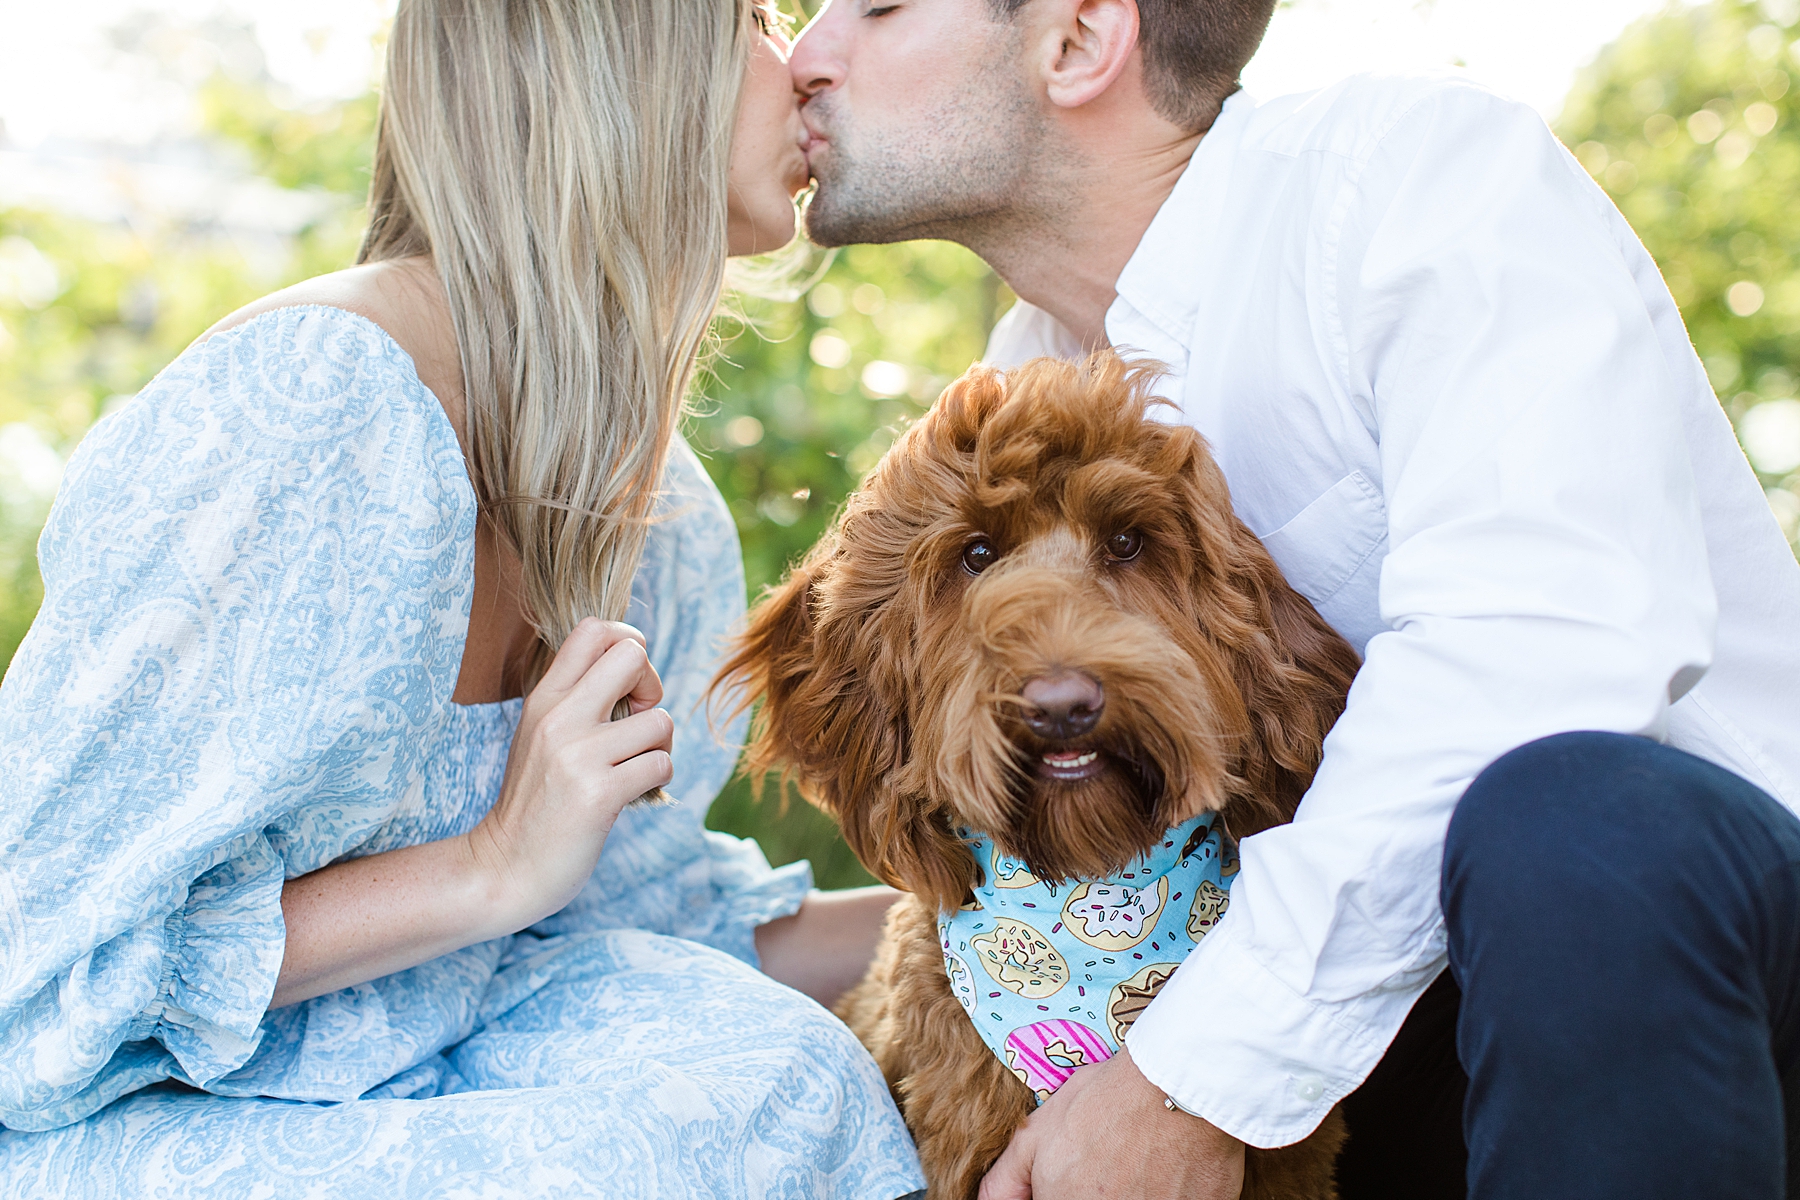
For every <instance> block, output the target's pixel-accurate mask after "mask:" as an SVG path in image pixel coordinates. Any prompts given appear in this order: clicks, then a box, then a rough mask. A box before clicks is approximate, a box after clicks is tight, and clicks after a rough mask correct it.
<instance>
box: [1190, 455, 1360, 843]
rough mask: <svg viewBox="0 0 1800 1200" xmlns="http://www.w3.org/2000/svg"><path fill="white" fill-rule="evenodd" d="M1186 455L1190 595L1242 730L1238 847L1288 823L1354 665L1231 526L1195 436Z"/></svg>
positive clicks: (1254, 540) (1221, 486) (1249, 536)
mask: <svg viewBox="0 0 1800 1200" xmlns="http://www.w3.org/2000/svg"><path fill="white" fill-rule="evenodd" d="M1190 453H1191V458H1190V459H1189V460H1188V462H1187V464H1186V470H1185V471H1184V472H1183V474H1184V476H1185V477H1186V479H1185V482H1186V488H1187V490H1188V497H1187V500H1188V504H1189V505H1190V507H1191V510H1192V514H1193V516H1192V519H1193V521H1194V523H1195V527H1196V530H1197V532H1198V536H1199V541H1200V546H1199V550H1200V560H1199V562H1198V563H1197V570H1198V572H1199V578H1198V579H1197V580H1196V589H1197V591H1199V592H1200V593H1202V594H1205V595H1209V596H1212V597H1213V598H1214V604H1213V605H1212V606H1211V612H1210V614H1209V615H1210V616H1211V618H1212V621H1211V624H1212V629H1211V630H1210V633H1211V635H1212V636H1213V638H1214V640H1215V642H1216V643H1217V644H1220V645H1221V646H1222V648H1224V649H1225V650H1226V651H1227V653H1228V655H1229V656H1230V658H1231V671H1232V676H1233V678H1234V679H1235V681H1236V683H1237V689H1238V692H1239V696H1240V698H1241V700H1242V702H1243V706H1244V709H1243V712H1244V717H1245V721H1246V726H1247V730H1246V732H1247V738H1248V742H1247V744H1246V745H1245V746H1244V747H1243V750H1242V752H1241V754H1240V755H1239V758H1238V761H1237V763H1236V764H1235V766H1234V767H1233V770H1234V773H1236V774H1237V775H1238V776H1239V777H1240V778H1242V779H1243V780H1244V783H1245V785H1246V787H1245V791H1244V793H1243V794H1242V795H1241V796H1240V797H1239V801H1240V802H1238V803H1234V805H1233V813H1232V817H1233V820H1232V832H1233V833H1235V834H1237V835H1238V836H1240V837H1243V836H1248V835H1249V834H1251V833H1255V832H1257V831H1258V830H1259V829H1264V828H1267V827H1268V826H1270V825H1273V824H1276V823H1279V822H1281V821H1286V820H1289V819H1290V818H1292V816H1293V815H1294V809H1295V808H1296V807H1297V806H1298V805H1299V803H1300V797H1301V796H1302V795H1304V794H1305V792H1306V789H1307V788H1308V787H1309V786H1311V784H1312V777H1313V772H1314V771H1315V770H1317V769H1318V765H1319V757H1320V754H1321V751H1322V748H1323V743H1324V741H1325V735H1326V734H1328V733H1330V732H1331V727H1332V725H1334V724H1335V723H1336V722H1337V719H1338V717H1339V716H1340V715H1341V714H1342V713H1343V711H1344V699H1345V697H1346V695H1348V693H1349V691H1350V683H1351V681H1352V680H1353V679H1355V678H1356V671H1357V668H1358V667H1359V666H1360V665H1361V662H1360V660H1359V658H1358V657H1357V654H1356V651H1355V650H1354V649H1352V648H1351V646H1350V644H1349V643H1348V642H1346V641H1345V640H1344V639H1343V638H1342V637H1340V636H1339V635H1338V632H1337V631H1336V630H1335V629H1333V628H1332V627H1331V626H1330V625H1329V624H1327V623H1326V621H1325V618H1323V617H1321V616H1320V615H1319V614H1318V612H1317V611H1316V610H1315V609H1314V608H1313V606H1312V605H1311V604H1310V603H1308V602H1307V600H1306V598H1305V597H1304V596H1302V595H1300V594H1299V593H1298V592H1296V591H1295V590H1294V589H1293V588H1292V587H1290V586H1288V582H1287V579H1286V578H1285V577H1284V576H1283V575H1282V573H1281V568H1280V567H1279V566H1277V565H1276V563H1275V560H1274V558H1273V557H1272V556H1271V555H1270V554H1269V551H1268V549H1267V548H1266V547H1264V546H1263V544H1262V540H1261V539H1260V538H1258V537H1257V536H1256V535H1255V534H1254V533H1251V532H1250V529H1249V527H1248V526H1246V525H1245V524H1244V523H1243V522H1242V521H1240V520H1238V518H1237V516H1236V514H1235V513H1234V512H1233V510H1232V507H1231V497H1230V492H1229V490H1228V489H1227V487H1226V484H1225V477H1224V475H1223V473H1222V472H1220V470H1219V468H1218V464H1217V463H1215V462H1214V461H1213V459H1212V455H1211V454H1210V453H1209V452H1208V451H1207V449H1206V447H1205V443H1204V441H1203V440H1201V439H1200V438H1199V437H1198V436H1197V435H1196V436H1195V437H1194V442H1193V445H1192V448H1191V451H1190Z"/></svg>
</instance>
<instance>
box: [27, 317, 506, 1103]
mask: <svg viewBox="0 0 1800 1200" xmlns="http://www.w3.org/2000/svg"><path fill="white" fill-rule="evenodd" d="M474 523H475V502H474V496H473V493H472V491H471V490H470V488H469V485H468V480H467V476H466V473H465V471H464V467H463V462H462V457H461V453H460V450H459V449H458V447H457V444H456V439H455V435H454V433H453V431H452V430H451V428H450V426H449V423H448V421H447V420H446V419H445V417H444V415H443V411H442V409H441V408H440V407H439V405H438V404H437V402H436V400H435V399H434V398H432V396H431V395H430V393H429V392H427V391H426V390H425V389H424V388H423V386H422V385H420V384H419V382H418V377H417V375H416V373H415V372H414V371H413V369H412V365H411V363H410V361H409V360H408V359H407V358H406V356H405V354H404V353H403V352H402V351H401V350H400V349H399V347H397V346H395V345H394V344H393V342H392V341H391V340H389V339H387V338H386V336H385V335H383V334H382V333H381V332H380V331H379V330H378V329H377V328H376V327H375V326H373V325H372V324H370V323H369V322H367V321H364V320H362V319H361V318H358V317H353V316H351V315H350V314H348V313H344V312H341V311H338V310H334V309H318V308H291V309H282V310H278V311H276V312H272V313H268V314H265V315H263V316H261V317H258V318H256V319H255V320H253V321H250V322H248V323H246V324H244V325H242V326H239V327H238V328H236V329H234V330H231V331H228V332H226V333H223V334H220V335H217V336H215V337H213V338H211V339H209V340H207V341H206V342H204V343H202V344H200V345H198V346H195V347H193V348H191V349H190V350H189V351H188V352H186V353H185V354H183V355H182V356H181V357H180V358H179V359H177V360H176V361H175V362H174V363H173V364H171V366H170V367H169V368H168V369H167V370H165V371H164V372H163V373H162V374H161V375H159V376H158V377H157V378H156V380H155V381H153V382H152V383H151V385H150V386H149V387H147V388H146V389H145V390H144V392H143V393H142V394H140V395H139V396H138V398H137V399H135V400H133V401H132V402H131V403H130V404H128V405H127V406H126V407H125V408H124V409H123V410H121V411H120V412H119V413H117V414H115V415H114V416H112V417H110V418H108V419H107V420H105V421H103V422H102V423H101V424H100V425H98V426H96V427H95V429H94V430H93V431H92V432H91V433H90V434H89V435H88V437H87V438H86V439H85V440H84V441H83V443H82V445H81V447H80V449H79V450H78V452H77V453H76V455H75V458H74V460H73V462H72V463H71V464H70V468H69V471H68V474H67V476H66V478H65V480H64V483H63V486H62V490H61V492H60V494H59V496H58V498H57V502H56V505H55V508H54V510H53V511H52V514H51V517H50V521H49V524H48V525H47V527H46V529H45V531H44V535H43V538H42V541H41V543H40V546H39V564H40V569H41V572H42V574H43V577H44V585H45V596H44V604H43V607H42V609H41V611H40V613H39V615H38V618H37V620H36V622H35V623H34V625H33V626H32V629H31V632H30V634H29V635H28V636H27V637H26V639H25V642H24V644H23V645H22V646H21V647H20V649H19V652H18V654H17V655H16V656H15V658H14V660H13V662H12V665H11V668H10V670H9V672H8V674H7V676H6V679H5V682H4V684H3V685H0V862H3V863H4V869H3V870H0V1122H3V1123H4V1124H6V1125H7V1126H9V1127H12V1128H15V1129H48V1128H54V1127H57V1126H60V1125H65V1124H68V1123H71V1122H73V1121H76V1120H79V1119H81V1118H82V1117H84V1116H86V1115H88V1114H89V1113H91V1112H93V1111H94V1110H96V1109H98V1108H100V1107H101V1106H102V1105H104V1104H106V1103H108V1102H110V1101H111V1100H113V1099H115V1098H117V1097H118V1096H120V1095H123V1094H124V1093H126V1092H129V1091H132V1090H134V1089H136V1088H138V1087H142V1086H144V1085H145V1084H147V1083H150V1082H153V1081H155V1080H157V1079H161V1078H168V1077H173V1078H176V1079H179V1080H183V1081H185V1082H190V1083H193V1084H196V1085H199V1086H204V1085H206V1084H207V1083H208V1082H209V1081H212V1080H215V1079H217V1078H219V1077H220V1076H223V1075H225V1074H228V1073H229V1072H231V1071H233V1070H235V1069H237V1068H238V1067H240V1066H242V1065H243V1064H244V1063H245V1062H247V1061H248V1060H249V1059H250V1057H251V1055H252V1054H253V1053H254V1052H255V1050H256V1048H257V1044H258V1042H259V1039H260V1038H261V1025H260V1023H261V1021H262V1018H263V1016H264V1013H265V1011H266V1009H267V1007H268V1003H269V999H270V997H271V995H272V994H273V991H274V986H275V980H276V976H277V975H278V974H279V972H280V968H281V960H282V953H283V945H284V929H283V925H282V918H281V889H282V885H283V883H284V882H285V880H286V879H288V878H292V877H294V876H297V875H302V874H305V873H306V872H309V871H313V870H316V869H318V868H319V867H321V866H324V865H326V864H327V863H329V862H331V861H332V860H333V859H335V858H337V857H338V856H339V855H341V854H343V853H344V852H345V851H347V850H349V849H351V848H353V847H355V846H356V845H357V844H358V843H359V842H361V841H363V840H365V839H366V838H367V837H368V836H369V834H370V833H371V831H373V830H375V829H378V828H379V827H380V826H381V824H382V823H383V822H384V821H385V820H387V818H388V816H389V815H390V814H391V813H392V812H393V811H394V809H395V808H396V806H398V805H399V804H400V803H401V802H402V801H403V800H404V799H405V798H406V797H407V796H408V794H409V792H410V791H411V790H414V789H417V788H418V787H420V786H422V783H421V780H422V772H421V770H420V764H419V763H418V762H417V761H416V759H417V757H418V747H420V746H423V745H429V744H430V741H431V739H430V737H429V736H428V735H429V733H430V731H431V729H432V728H433V726H434V723H435V722H437V721H438V720H440V719H441V718H442V716H443V714H444V712H445V711H446V706H447V705H448V703H449V699H450V693H451V691H452V690H453V688H454V686H455V681H456V674H457V670H458V666H459V663H460V658H461V653H462V642H463V637H464V634H465V631H466V628H467V620H468V599H469V592H470V589H471V586H472V578H473V562H472V553H473V550H472V547H473V535H474Z"/></svg>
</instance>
